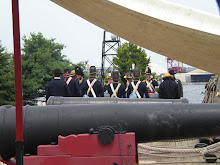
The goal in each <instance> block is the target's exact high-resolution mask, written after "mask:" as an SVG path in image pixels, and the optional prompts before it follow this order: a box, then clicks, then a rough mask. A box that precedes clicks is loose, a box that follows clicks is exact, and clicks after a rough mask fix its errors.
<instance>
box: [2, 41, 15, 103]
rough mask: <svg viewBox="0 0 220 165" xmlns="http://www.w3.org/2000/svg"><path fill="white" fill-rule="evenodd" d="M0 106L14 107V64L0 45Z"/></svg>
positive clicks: (9, 54) (10, 55)
mask: <svg viewBox="0 0 220 165" xmlns="http://www.w3.org/2000/svg"><path fill="white" fill-rule="evenodd" d="M0 77H1V78H0V106H1V105H15V87H14V64H13V58H12V54H11V53H7V52H6V49H5V48H4V47H3V46H2V45H1V43H0Z"/></svg>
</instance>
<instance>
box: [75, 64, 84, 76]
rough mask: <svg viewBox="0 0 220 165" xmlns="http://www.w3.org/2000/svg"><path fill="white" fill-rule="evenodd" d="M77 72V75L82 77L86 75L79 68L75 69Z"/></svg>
mask: <svg viewBox="0 0 220 165" xmlns="http://www.w3.org/2000/svg"><path fill="white" fill-rule="evenodd" d="M75 72H76V75H81V76H83V75H84V73H83V71H82V69H81V68H80V67H79V66H76V67H75Z"/></svg>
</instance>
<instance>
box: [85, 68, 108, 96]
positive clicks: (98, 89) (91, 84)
mask: <svg viewBox="0 0 220 165" xmlns="http://www.w3.org/2000/svg"><path fill="white" fill-rule="evenodd" d="M89 72H90V73H89V80H87V81H86V82H85V83H83V85H82V94H83V97H88V96H89V97H95V98H96V97H104V90H103V87H102V84H101V82H100V81H99V80H97V79H96V67H95V66H91V67H90V69H89Z"/></svg>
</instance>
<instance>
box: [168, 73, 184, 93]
mask: <svg viewBox="0 0 220 165" xmlns="http://www.w3.org/2000/svg"><path fill="white" fill-rule="evenodd" d="M169 73H170V75H171V76H172V77H171V80H173V81H174V82H175V83H176V84H177V86H178V89H179V91H180V97H183V86H182V82H181V81H180V80H179V79H177V78H176V77H175V74H176V70H170V71H169Z"/></svg>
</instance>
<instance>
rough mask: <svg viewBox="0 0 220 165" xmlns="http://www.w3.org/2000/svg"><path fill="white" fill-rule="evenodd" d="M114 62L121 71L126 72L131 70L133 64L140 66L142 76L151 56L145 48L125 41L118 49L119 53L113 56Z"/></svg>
mask: <svg viewBox="0 0 220 165" xmlns="http://www.w3.org/2000/svg"><path fill="white" fill-rule="evenodd" d="M113 63H114V64H115V66H116V67H117V68H118V69H119V71H120V73H126V72H128V71H130V70H131V67H132V64H133V63H134V64H135V66H137V67H140V71H141V73H142V76H143V75H144V73H145V70H146V67H147V66H148V64H149V63H150V58H147V54H146V52H145V50H144V49H142V48H141V47H138V46H137V45H135V44H132V43H127V42H126V43H124V44H122V46H121V47H119V48H118V49H117V55H116V57H114V58H113Z"/></svg>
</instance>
